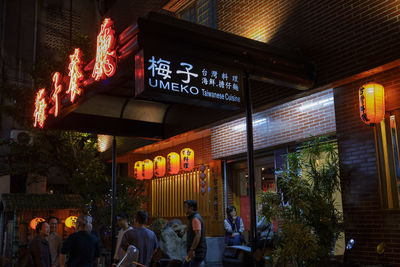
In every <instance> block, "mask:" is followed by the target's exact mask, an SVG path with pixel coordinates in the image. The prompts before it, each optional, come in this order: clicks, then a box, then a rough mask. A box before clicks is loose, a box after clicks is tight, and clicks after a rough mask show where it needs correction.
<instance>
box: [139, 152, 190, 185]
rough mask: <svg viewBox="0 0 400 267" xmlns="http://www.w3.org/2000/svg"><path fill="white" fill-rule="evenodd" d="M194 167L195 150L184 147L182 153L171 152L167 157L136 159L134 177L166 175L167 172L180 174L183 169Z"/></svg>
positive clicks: (146, 177) (187, 169)
mask: <svg viewBox="0 0 400 267" xmlns="http://www.w3.org/2000/svg"><path fill="white" fill-rule="evenodd" d="M193 168H194V151H193V149H191V148H184V149H182V150H181V153H180V155H179V154H178V153H176V152H171V153H169V154H168V155H167V158H165V157H162V156H157V157H155V158H154V160H153V161H151V160H150V159H146V160H144V161H136V162H135V165H134V177H135V178H136V179H138V180H144V179H146V180H147V179H151V178H152V177H153V175H154V176H155V177H164V176H165V175H166V174H172V175H173V174H178V173H179V172H180V171H181V170H182V171H192V170H193Z"/></svg>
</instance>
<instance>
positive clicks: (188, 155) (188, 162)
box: [181, 148, 194, 171]
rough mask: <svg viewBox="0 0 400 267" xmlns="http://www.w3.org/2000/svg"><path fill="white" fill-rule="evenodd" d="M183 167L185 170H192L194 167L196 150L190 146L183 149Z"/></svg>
mask: <svg viewBox="0 0 400 267" xmlns="http://www.w3.org/2000/svg"><path fill="white" fill-rule="evenodd" d="M181 168H182V170H184V171H191V170H193V168H194V151H193V149H190V148H184V149H182V150H181Z"/></svg>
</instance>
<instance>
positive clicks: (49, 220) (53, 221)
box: [47, 216, 58, 233]
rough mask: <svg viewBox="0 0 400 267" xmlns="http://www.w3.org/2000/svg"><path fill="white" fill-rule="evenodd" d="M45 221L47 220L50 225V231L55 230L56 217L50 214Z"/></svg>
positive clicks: (56, 224)
mask: <svg viewBox="0 0 400 267" xmlns="http://www.w3.org/2000/svg"><path fill="white" fill-rule="evenodd" d="M47 221H48V222H49V225H50V233H54V232H56V231H57V226H58V218H57V217H54V216H52V217H50V218H49V219H48V220H47Z"/></svg>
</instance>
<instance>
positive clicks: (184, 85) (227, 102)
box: [135, 49, 243, 110]
mask: <svg viewBox="0 0 400 267" xmlns="http://www.w3.org/2000/svg"><path fill="white" fill-rule="evenodd" d="M150 50H151V49H150ZM135 70H136V71H135V83H136V91H135V92H136V96H140V97H143V98H146V99H153V100H165V101H167V102H175V103H186V104H192V105H198V106H205V107H214V108H222V109H231V110H234V109H238V108H240V107H241V102H242V101H243V99H242V98H243V97H242V91H243V90H242V88H243V85H242V75H241V72H240V71H238V70H232V69H230V68H225V67H221V66H217V65H213V64H210V63H208V62H205V61H200V60H197V59H195V58H193V57H190V58H186V57H182V56H175V55H173V54H170V53H169V52H166V53H165V54H164V55H161V53H153V52H148V50H146V49H145V50H144V51H143V50H142V51H140V52H139V53H138V54H136V55H135Z"/></svg>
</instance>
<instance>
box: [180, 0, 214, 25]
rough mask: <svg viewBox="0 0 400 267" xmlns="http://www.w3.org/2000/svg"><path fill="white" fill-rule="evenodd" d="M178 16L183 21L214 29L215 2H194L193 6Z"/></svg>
mask: <svg viewBox="0 0 400 267" xmlns="http://www.w3.org/2000/svg"><path fill="white" fill-rule="evenodd" d="M178 15H179V16H180V18H182V19H184V20H187V21H190V22H194V23H197V24H201V25H204V26H208V27H211V28H216V27H217V18H216V17H217V15H216V0H198V1H194V2H193V4H191V5H190V6H189V7H187V8H185V9H184V10H183V11H181V12H179V14H178Z"/></svg>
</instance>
